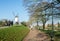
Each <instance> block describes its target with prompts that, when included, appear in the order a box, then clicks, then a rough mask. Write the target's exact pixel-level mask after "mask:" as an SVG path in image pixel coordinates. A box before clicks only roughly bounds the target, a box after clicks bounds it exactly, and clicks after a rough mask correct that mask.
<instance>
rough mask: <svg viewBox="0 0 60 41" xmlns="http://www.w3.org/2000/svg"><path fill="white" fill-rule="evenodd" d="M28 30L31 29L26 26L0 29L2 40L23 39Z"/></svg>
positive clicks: (13, 40) (14, 40)
mask: <svg viewBox="0 0 60 41" xmlns="http://www.w3.org/2000/svg"><path fill="white" fill-rule="evenodd" d="M28 32H29V29H28V28H27V27H25V26H13V27H10V28H5V29H0V41H22V39H23V38H24V37H25V36H26V34H27V33H28Z"/></svg>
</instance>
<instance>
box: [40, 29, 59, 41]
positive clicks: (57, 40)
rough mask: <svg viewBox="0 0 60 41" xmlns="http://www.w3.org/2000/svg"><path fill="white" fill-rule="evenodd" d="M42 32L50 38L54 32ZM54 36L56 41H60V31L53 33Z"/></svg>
mask: <svg viewBox="0 0 60 41" xmlns="http://www.w3.org/2000/svg"><path fill="white" fill-rule="evenodd" d="M41 31H43V32H45V33H46V34H48V35H49V38H50V34H51V32H52V30H42V29H41ZM53 34H54V36H53V37H54V39H55V40H54V41H60V31H53Z"/></svg>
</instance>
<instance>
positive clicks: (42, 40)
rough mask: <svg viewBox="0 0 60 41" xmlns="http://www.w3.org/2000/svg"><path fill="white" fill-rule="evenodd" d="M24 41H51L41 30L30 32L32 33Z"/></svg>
mask: <svg viewBox="0 0 60 41" xmlns="http://www.w3.org/2000/svg"><path fill="white" fill-rule="evenodd" d="M23 41H49V39H48V35H46V34H45V33H43V32H41V31H39V30H36V29H33V30H30V32H29V33H28V35H27V36H26V37H25V38H24V39H23Z"/></svg>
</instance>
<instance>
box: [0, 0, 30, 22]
mask: <svg viewBox="0 0 60 41" xmlns="http://www.w3.org/2000/svg"><path fill="white" fill-rule="evenodd" d="M13 12H14V13H15V15H17V13H18V15H19V20H20V22H21V21H27V20H28V19H29V17H28V13H27V11H26V10H25V8H24V6H23V1H22V0H0V20H1V19H8V20H14V15H13Z"/></svg>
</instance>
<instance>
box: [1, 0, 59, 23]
mask: <svg viewBox="0 0 60 41" xmlns="http://www.w3.org/2000/svg"><path fill="white" fill-rule="evenodd" d="M13 12H14V14H15V15H17V13H18V15H19V21H20V22H22V21H28V20H29V14H28V13H27V11H26V10H25V8H24V6H23V0H0V20H2V19H8V20H14V17H15V16H14V15H13ZM58 21H59V20H56V21H54V22H55V23H57V22H58ZM49 22H50V23H51V21H49Z"/></svg>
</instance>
